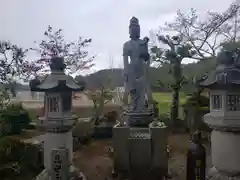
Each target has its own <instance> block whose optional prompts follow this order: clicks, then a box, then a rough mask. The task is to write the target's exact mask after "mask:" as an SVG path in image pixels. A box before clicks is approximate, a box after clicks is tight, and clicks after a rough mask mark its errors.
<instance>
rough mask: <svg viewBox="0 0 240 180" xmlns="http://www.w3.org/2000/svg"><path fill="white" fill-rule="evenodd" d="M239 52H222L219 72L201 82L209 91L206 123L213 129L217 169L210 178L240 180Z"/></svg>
mask: <svg viewBox="0 0 240 180" xmlns="http://www.w3.org/2000/svg"><path fill="white" fill-rule="evenodd" d="M236 54H238V57H239V55H240V53H239V52H238V51H232V52H229V51H222V52H221V53H219V55H218V57H217V66H216V69H215V70H214V71H213V72H212V73H210V74H209V76H208V77H207V78H206V79H205V80H204V81H203V82H201V86H202V87H204V88H207V89H208V90H209V95H210V113H208V114H206V115H205V116H204V121H205V122H206V123H207V124H208V125H209V126H210V127H211V128H213V131H212V134H211V156H212V165H213V168H212V169H210V171H209V174H208V179H211V180H228V179H229V180H230V179H232V180H233V179H234V180H238V179H239V180H240V153H239V152H240V120H239V118H240V66H239V65H240V64H239V61H238V59H239V58H238V57H236V56H235V55H236Z"/></svg>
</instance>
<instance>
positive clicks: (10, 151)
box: [0, 137, 43, 180]
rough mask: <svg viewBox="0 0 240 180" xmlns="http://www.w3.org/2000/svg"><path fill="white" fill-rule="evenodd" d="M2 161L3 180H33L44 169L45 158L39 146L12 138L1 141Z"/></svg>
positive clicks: (0, 170)
mask: <svg viewBox="0 0 240 180" xmlns="http://www.w3.org/2000/svg"><path fill="white" fill-rule="evenodd" d="M0 159H1V161H0V177H1V180H5V179H6V180H7V179H25V180H27V179H32V178H33V177H34V176H36V175H37V174H38V173H40V171H41V170H42V169H43V156H42V150H41V148H40V147H39V145H33V144H29V143H24V142H21V141H19V140H16V139H13V138H10V137H3V138H1V139H0ZM27 177H28V178H27Z"/></svg>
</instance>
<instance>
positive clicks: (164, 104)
mask: <svg viewBox="0 0 240 180" xmlns="http://www.w3.org/2000/svg"><path fill="white" fill-rule="evenodd" d="M153 98H154V99H155V100H156V101H157V102H158V103H159V113H160V114H165V113H169V112H170V108H171V102H172V93H170V92H169V93H168V92H166V93H165V92H164V93H153ZM185 101H186V96H185V95H184V94H183V93H180V105H182V104H183V103H184V102H185Z"/></svg>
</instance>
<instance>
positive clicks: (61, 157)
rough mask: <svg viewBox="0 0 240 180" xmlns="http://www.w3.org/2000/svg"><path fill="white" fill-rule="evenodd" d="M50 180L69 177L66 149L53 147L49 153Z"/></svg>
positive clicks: (63, 179)
mask: <svg viewBox="0 0 240 180" xmlns="http://www.w3.org/2000/svg"><path fill="white" fill-rule="evenodd" d="M51 160H52V169H51V180H68V179H69V159H68V150H67V149H64V148H62V149H53V150H52V153H51Z"/></svg>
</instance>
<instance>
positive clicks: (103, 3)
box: [0, 0, 232, 70]
mask: <svg viewBox="0 0 240 180" xmlns="http://www.w3.org/2000/svg"><path fill="white" fill-rule="evenodd" d="M231 2H232V0H223V1H221V2H220V1H219V0H165V1H161V0H0V22H1V26H0V27H1V30H0V39H1V40H10V41H11V42H12V43H15V44H18V45H20V46H22V47H24V48H29V47H33V46H34V43H33V41H40V40H41V39H43V37H44V36H43V32H44V31H45V30H46V28H47V26H48V25H51V26H52V27H53V28H54V29H58V28H62V29H63V31H64V35H65V37H66V39H67V40H77V37H78V36H83V37H91V38H92V40H93V42H92V44H91V47H90V53H91V54H92V55H96V67H94V68H93V70H96V69H103V68H109V67H110V66H111V64H112V63H110V60H109V59H110V57H111V58H112V59H113V61H114V62H113V65H114V67H119V66H120V65H121V64H122V45H123V43H124V42H125V41H126V40H128V37H129V35H128V25H129V19H130V18H131V17H132V16H136V17H137V18H138V19H139V21H140V25H141V35H142V36H146V35H149V30H151V29H156V28H157V27H158V26H159V25H162V24H163V23H164V22H166V21H169V20H171V19H173V17H174V16H175V14H176V11H177V10H178V9H181V10H183V11H187V10H188V9H189V8H195V9H197V10H198V12H201V13H203V14H204V13H205V12H206V11H207V10H212V11H223V10H225V9H226V8H227V7H228V6H229V5H230V4H231Z"/></svg>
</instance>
